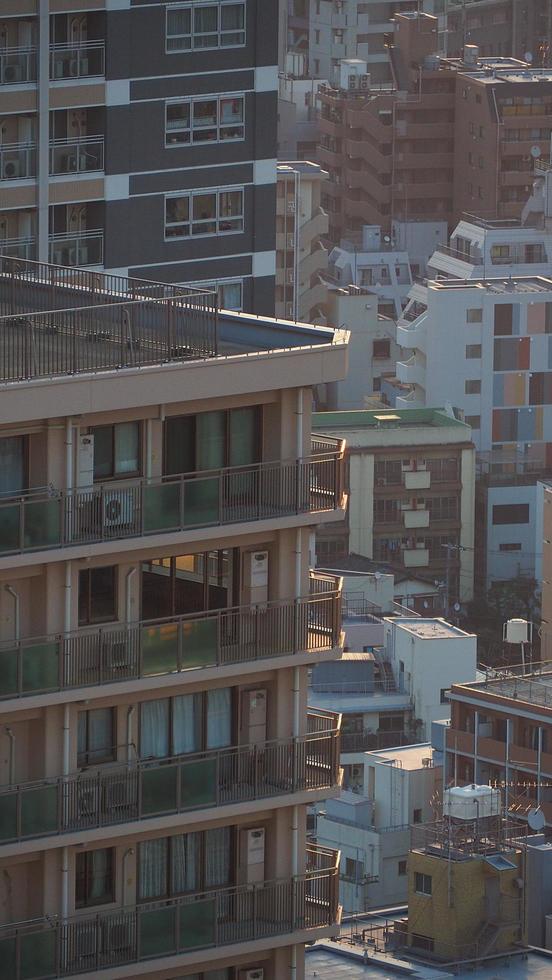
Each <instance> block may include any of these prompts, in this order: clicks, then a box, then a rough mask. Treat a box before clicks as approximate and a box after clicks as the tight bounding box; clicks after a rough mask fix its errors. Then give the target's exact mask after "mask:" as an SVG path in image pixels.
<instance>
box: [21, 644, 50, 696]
mask: <svg viewBox="0 0 552 980" xmlns="http://www.w3.org/2000/svg"><path fill="white" fill-rule="evenodd" d="M58 656H59V646H58V644H57V643H56V642H55V641H52V642H50V643H35V644H33V646H28V647H23V649H22V650H21V659H22V664H21V670H22V687H23V691H25V692H28V691H52V690H55V689H56V688H58V687H59V667H58Z"/></svg>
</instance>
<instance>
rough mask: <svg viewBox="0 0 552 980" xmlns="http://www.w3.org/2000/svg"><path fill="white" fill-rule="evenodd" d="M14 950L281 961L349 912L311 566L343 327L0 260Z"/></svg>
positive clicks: (205, 970) (5, 736) (0, 823)
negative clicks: (319, 698) (310, 826)
mask: <svg viewBox="0 0 552 980" xmlns="http://www.w3.org/2000/svg"><path fill="white" fill-rule="evenodd" d="M0 306H1V309H2V337H3V340H2V348H1V356H0V370H1V375H2V382H3V384H2V392H1V394H0V400H1V408H2V411H1V417H2V426H1V429H2V431H1V433H0V454H1V466H0V480H1V485H0V486H1V491H0V492H1V496H2V500H1V503H0V580H1V584H0V624H1V625H0V630H1V633H0V636H1V642H0V659H1V663H2V671H1V678H2V679H1V683H0V713H1V716H2V725H1V732H0V738H1V739H2V753H1V756H0V769H1V782H2V786H1V787H0V867H1V875H0V878H1V884H0V921H1V924H0V949H1V951H2V975H3V976H4V977H6V980H23V978H31V977H37V978H38V977H39V976H40V977H44V976H49V977H60V976H72V975H76V974H78V975H79V976H85V977H90V978H92V977H97V976H102V975H103V974H104V973H105V975H106V976H109V977H110V978H113V980H116V978H118V977H120V978H122V977H130V976H132V977H139V976H147V977H152V978H157V980H161V978H163V980H168V978H176V977H183V976H185V977H193V978H194V980H197V978H198V977H199V978H201V980H253V978H255V980H261V978H262V980H282V978H285V977H287V976H290V977H296V976H297V977H299V976H302V969H303V968H302V955H303V948H304V943H305V941H307V940H309V941H310V940H311V939H314V938H316V937H317V936H329V935H333V934H334V933H335V931H336V930H337V929H338V915H339V910H338V895H337V876H338V855H337V854H335V853H334V852H331V851H329V850H328V849H324V848H320V847H316V846H312V845H310V844H308V843H306V840H305V822H306V821H305V811H306V806H307V804H310V803H314V802H317V801H320V800H321V799H322V798H323V797H324V796H325V795H327V794H328V793H329V792H335V791H336V790H337V789H338V788H339V719H338V716H336V715H335V714H334V713H331V712H326V713H320V712H316V711H313V710H311V709H307V672H308V669H309V665H311V664H312V663H314V662H316V661H317V660H318V659H319V658H320V659H322V660H323V659H337V658H339V657H340V655H341V647H342V637H341V628H340V583H339V580H338V579H336V578H332V577H329V576H316V575H311V574H310V572H309V560H308V542H309V537H310V534H311V533H312V529H313V527H314V526H315V525H316V524H318V523H319V522H323V521H325V520H327V519H328V518H329V517H331V518H335V517H336V515H338V514H342V513H343V511H344V506H345V499H344V494H343V478H342V467H343V450H342V446H341V445H340V444H338V443H337V442H336V441H333V442H332V441H331V440H330V439H322V438H320V437H319V438H316V440H315V441H314V443H311V423H310V402H311V394H310V386H311V385H312V384H313V383H317V382H319V381H321V380H322V379H326V380H329V379H330V378H336V377H341V376H342V375H343V374H344V373H345V370H346V348H347V336H346V334H345V333H344V332H343V331H336V330H331V329H328V328H314V327H310V326H308V325H301V324H290V323H281V322H279V321H276V320H274V319H272V320H268V319H263V318H260V317H252V316H247V315H245V314H232V313H230V312H227V311H226V312H224V313H220V314H217V308H216V294H215V293H214V292H213V291H211V292H206V291H200V290H197V289H195V290H194V289H183V288H177V287H175V286H171V285H166V284H156V283H154V282H152V281H141V280H137V279H134V280H125V279H121V278H119V277H116V276H114V275H103V274H101V273H97V272H89V271H86V270H71V269H60V268H59V267H52V266H48V265H45V264H36V263H27V264H26V263H25V262H24V260H21V259H17V260H13V259H9V258H6V257H3V258H1V259H0Z"/></svg>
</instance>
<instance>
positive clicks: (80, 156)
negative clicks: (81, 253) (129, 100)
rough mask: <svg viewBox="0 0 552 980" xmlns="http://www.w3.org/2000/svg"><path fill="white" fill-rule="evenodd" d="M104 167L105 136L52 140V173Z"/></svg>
mask: <svg viewBox="0 0 552 980" xmlns="http://www.w3.org/2000/svg"><path fill="white" fill-rule="evenodd" d="M103 168H104V138H103V136H81V137H80V139H75V140H61V139H60V140H52V141H51V142H50V174H51V175H52V176H56V175H60V174H87V173H93V172H94V171H98V170H99V171H101V170H103ZM100 261H101V260H100ZM85 264H86V263H85Z"/></svg>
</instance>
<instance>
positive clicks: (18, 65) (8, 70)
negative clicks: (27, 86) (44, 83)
mask: <svg viewBox="0 0 552 980" xmlns="http://www.w3.org/2000/svg"><path fill="white" fill-rule="evenodd" d="M35 81H36V48H33V47H21V48H2V50H0V85H22V84H24V83H25V82H35Z"/></svg>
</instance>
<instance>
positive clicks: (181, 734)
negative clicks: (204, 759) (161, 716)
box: [172, 694, 201, 755]
mask: <svg viewBox="0 0 552 980" xmlns="http://www.w3.org/2000/svg"><path fill="white" fill-rule="evenodd" d="M200 704H201V700H200V698H198V696H197V695H196V694H183V695H182V696H181V697H177V698H173V717H172V726H173V730H172V738H173V752H174V754H175V755H181V754H183V753H184V752H199V751H200V749H201V745H200V744H199V733H200V731H201V712H200V710H198V709H200Z"/></svg>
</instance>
